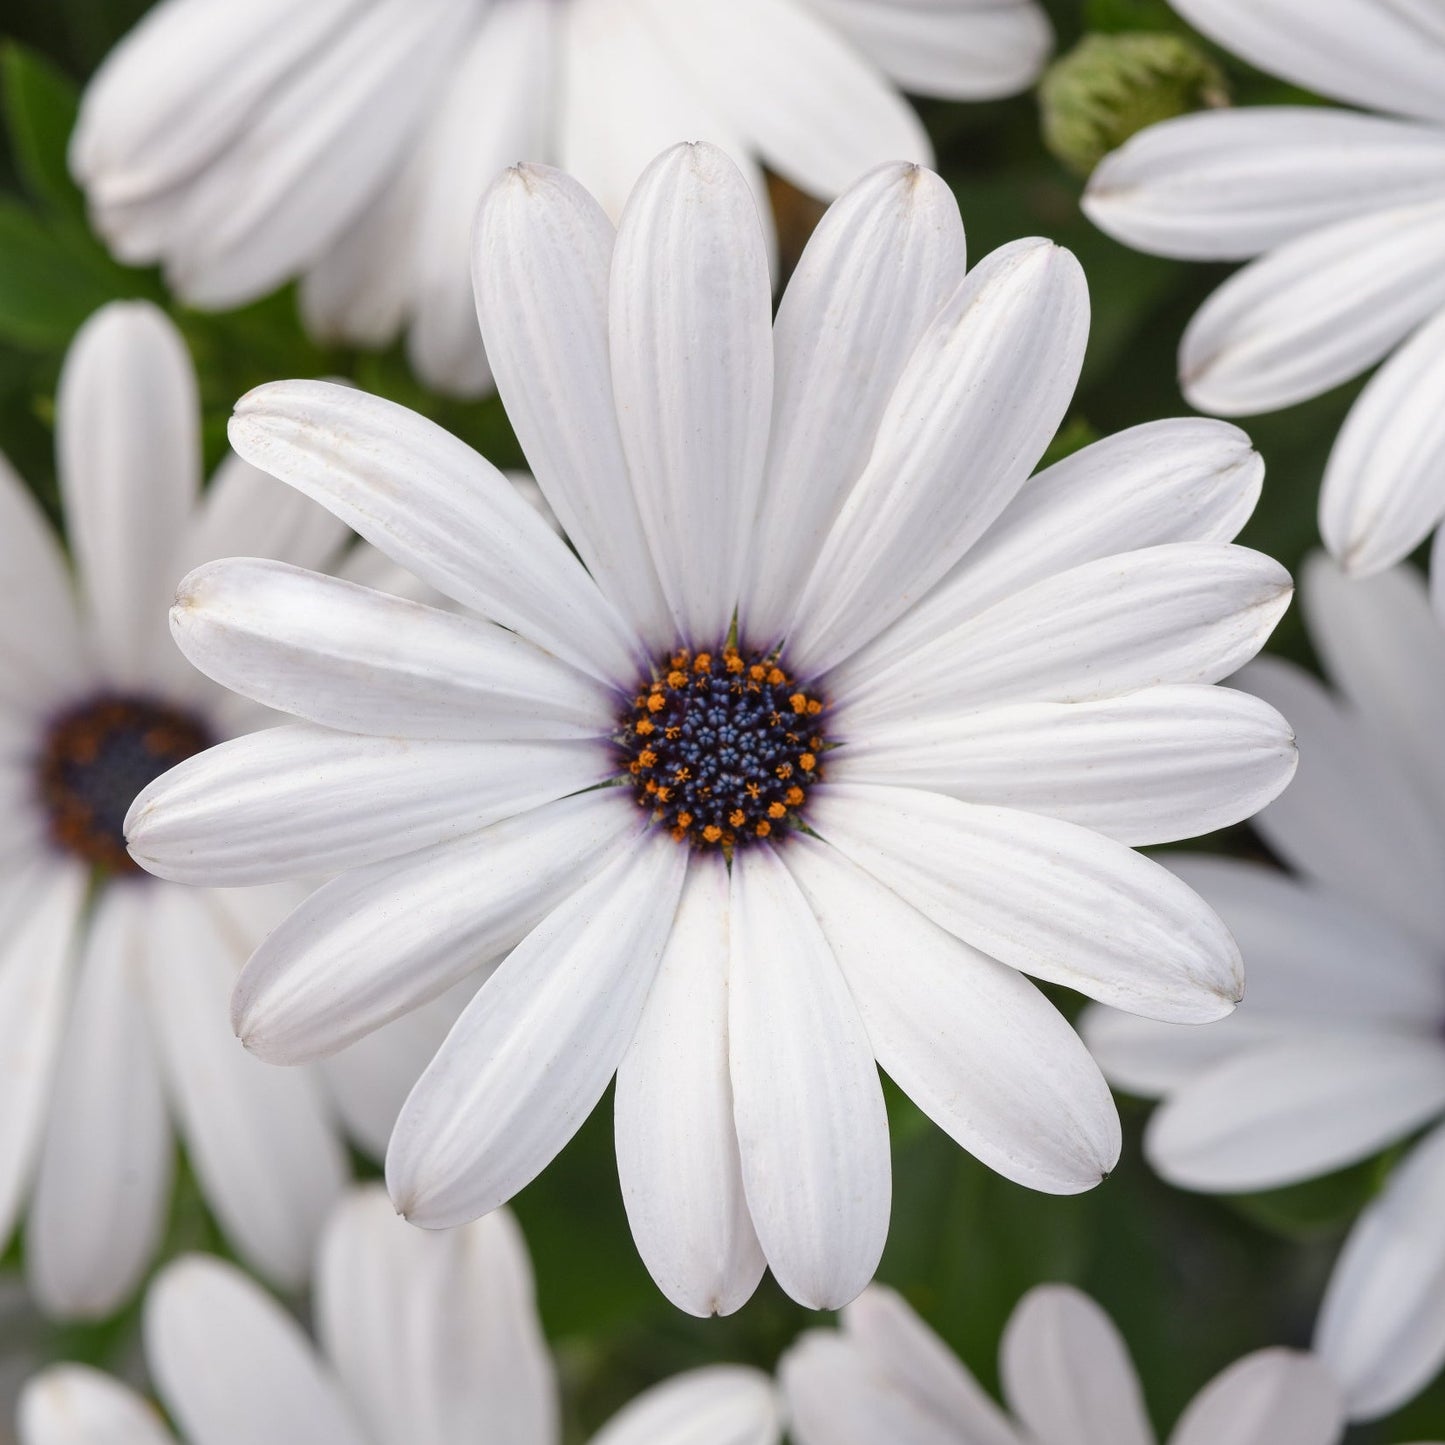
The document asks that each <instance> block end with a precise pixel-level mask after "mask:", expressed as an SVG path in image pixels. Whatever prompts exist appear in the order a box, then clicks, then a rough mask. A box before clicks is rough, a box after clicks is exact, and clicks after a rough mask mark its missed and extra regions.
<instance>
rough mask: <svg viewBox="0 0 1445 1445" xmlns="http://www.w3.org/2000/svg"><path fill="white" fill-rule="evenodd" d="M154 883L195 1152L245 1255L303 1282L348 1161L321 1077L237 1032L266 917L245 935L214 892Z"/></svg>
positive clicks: (164, 1039)
mask: <svg viewBox="0 0 1445 1445" xmlns="http://www.w3.org/2000/svg"><path fill="white" fill-rule="evenodd" d="M151 886H152V888H153V889H154V891H155V893H156V898H155V900H154V903H153V907H154V909H155V915H156V917H155V936H154V939H153V945H152V953H151V959H150V965H151V980H150V981H151V992H152V998H153V1001H154V1008H153V1011H152V1022H153V1027H154V1028H155V1030H156V1034H157V1036H158V1038H159V1041H160V1045H161V1056H162V1061H163V1063H164V1064H165V1068H166V1075H167V1082H168V1084H169V1086H170V1095H171V1105H172V1108H173V1109H174V1111H175V1114H176V1119H177V1123H178V1124H179V1126H180V1130H181V1133H182V1135H183V1137H184V1139H185V1143H186V1153H187V1155H188V1157H189V1159H190V1162H191V1166H192V1168H193V1169H194V1170H195V1173H196V1176H197V1178H198V1180H199V1181H200V1185H201V1190H202V1193H203V1194H204V1195H205V1197H206V1201H207V1203H208V1204H209V1205H210V1207H211V1210H212V1212H213V1213H214V1214H215V1215H216V1217H217V1219H219V1220H220V1222H221V1224H222V1226H223V1228H224V1229H225V1231H226V1233H227V1235H228V1236H229V1238H230V1239H231V1241H232V1243H233V1244H234V1245H235V1247H236V1249H237V1251H238V1252H239V1253H240V1254H241V1256H242V1257H243V1258H244V1259H245V1260H246V1261H247V1262H248V1264H249V1265H250V1267H251V1268H253V1269H255V1270H257V1271H258V1272H260V1273H261V1274H263V1275H265V1276H266V1277H267V1278H268V1279H271V1280H274V1281H275V1282H276V1283H278V1284H280V1285H283V1286H288V1287H291V1288H295V1287H296V1286H298V1285H299V1284H300V1283H301V1281H302V1280H304V1279H305V1278H306V1274H307V1270H308V1269H309V1267H310V1263H311V1254H312V1250H313V1248H314V1247H315V1243H316V1238H317V1235H318V1233H319V1231H320V1229H321V1224H322V1221H323V1220H324V1219H325V1218H326V1214H327V1211H328V1210H329V1209H330V1208H331V1206H332V1204H333V1203H334V1202H335V1200H336V1198H337V1196H338V1195H339V1194H340V1192H341V1190H342V1188H343V1186H344V1184H345V1181H346V1173H347V1168H346V1159H345V1155H344V1153H343V1151H342V1148H341V1144H340V1141H339V1139H338V1137H337V1131H336V1130H335V1128H334V1127H333V1125H332V1123H331V1120H330V1118H329V1117H328V1112H327V1110H326V1106H325V1100H324V1096H323V1094H322V1091H321V1089H320V1087H319V1081H318V1080H317V1079H316V1078H315V1076H314V1075H312V1074H310V1073H307V1072H305V1071H303V1070H299V1069H273V1068H271V1067H269V1066H268V1065H266V1064H263V1063H261V1061H260V1060H259V1059H253V1058H250V1057H249V1056H248V1055H247V1054H246V1052H245V1050H244V1049H242V1048H241V1046H240V1044H238V1043H237V1042H236V1041H235V1039H233V1038H232V1037H230V1030H229V1028H228V1026H227V1024H228V1019H227V998H228V995H229V993H230V990H231V985H232V983H233V981H234V980H235V977H236V971H237V968H238V967H239V964H240V962H241V959H242V958H244V957H245V954H246V952H247V950H248V949H249V948H250V947H252V946H254V944H255V942H256V940H257V939H258V938H259V937H260V935H261V933H262V932H263V931H264V928H265V921H264V920H258V923H259V926H257V927H256V928H255V929H254V930H253V931H252V936H250V937H242V936H240V935H239V934H238V932H236V931H234V930H233V929H232V927H231V926H230V925H231V919H229V918H228V917H226V916H224V915H223V914H222V912H221V909H220V907H219V905H217V904H216V903H215V902H213V901H212V899H211V898H210V897H209V896H208V895H207V894H205V893H203V892H192V891H190V890H187V889H184V888H177V887H173V886H171V885H169V884H153V885H151Z"/></svg>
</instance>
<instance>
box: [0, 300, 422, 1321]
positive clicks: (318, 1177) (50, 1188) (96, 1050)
mask: <svg viewBox="0 0 1445 1445" xmlns="http://www.w3.org/2000/svg"><path fill="white" fill-rule="evenodd" d="M199 427H200V416H199V406H198V402H197V398H196V387H195V378H194V376H193V374H192V371H191V363H190V359H189V357H188V356H187V354H186V350H185V346H184V343H183V342H182V341H181V338H180V337H179V335H178V334H177V333H176V331H175V329H174V328H173V327H172V326H171V324H170V323H169V322H168V321H167V320H166V319H165V317H164V316H163V315H162V314H161V313H160V312H159V311H157V310H155V309H154V308H153V307H151V306H148V305H143V304H116V305H113V306H109V307H107V308H105V309H104V310H102V311H100V312H98V313H97V314H96V315H95V316H94V317H92V318H91V320H90V321H89V322H87V323H86V325H85V326H84V327H83V328H82V330H81V332H80V333H79V335H78V336H77V337H76V339H75V341H74V343H73V345H72V347H71V350H70V352H69V354H68V356H67V357H66V361H65V365H64V368H63V371H62V373H61V378H60V386H59V393H58V396H57V402H56V443H57V462H58V470H59V475H60V494H61V502H62V507H63V511H64V513H65V516H66V521H67V527H66V531H67V536H68V540H69V543H70V550H71V555H72V558H73V561H74V568H75V575H74V577H72V573H71V568H70V566H69V564H68V563H67V560H66V558H65V557H64V556H63V554H62V552H61V550H60V548H59V546H58V545H57V542H56V539H55V537H54V535H53V534H52V532H51V529H50V527H49V525H48V524H47V523H46V521H45V520H44V518H43V517H42V516H41V514H40V512H39V510H38V509H37V507H36V506H35V503H34V502H33V501H32V499H31V497H30V495H29V493H28V492H27V491H26V489H25V487H24V486H23V484H22V483H21V482H20V480H19V478H17V477H16V476H15V475H14V473H13V472H11V471H10V470H9V468H8V467H3V468H0V586H3V589H4V596H5V606H4V608H3V610H0V663H3V665H0V737H3V739H4V751H3V756H0V795H3V798H4V825H3V829H0V865H3V866H0V918H3V925H4V926H3V932H0V939H3V942H0V1074H3V1077H4V1081H5V1087H4V1089H3V1090H0V1239H8V1238H9V1236H10V1235H11V1233H12V1231H13V1229H14V1226H15V1222H16V1219H17V1216H18V1215H19V1214H20V1213H21V1212H22V1211H24V1210H25V1209H26V1205H27V1198H28V1215H27V1221H28V1222H27V1226H26V1248H25V1261H26V1266H27V1269H28V1272H29V1276H30V1283H31V1287H32V1289H33V1290H34V1292H35V1294H36V1296H37V1298H38V1299H39V1301H40V1302H41V1304H42V1305H43V1306H44V1307H45V1308H46V1309H47V1310H49V1311H51V1312H52V1313H58V1314H66V1315H103V1314H107V1313H109V1312H110V1311H111V1310H112V1309H114V1308H115V1307H116V1305H117V1304H119V1303H120V1302H121V1301H122V1300H123V1299H124V1298H125V1297H126V1296H127V1295H128V1294H129V1293H130V1292H131V1290H132V1289H133V1288H134V1287H135V1285H136V1283H137V1282H138V1280H139V1278H140V1276H141V1274H142V1272H143V1271H144V1270H145V1268H146V1265H147V1263H148V1261H149V1259H150V1257H151V1255H152V1253H153V1251H154V1249H155V1247H156V1245H157V1243H158V1240H159V1236H160V1233H161V1229H162V1226H163V1223H164V1220H165V1218H166V1214H167V1211H168V1208H169V1202H170V1181H171V1175H172V1167H173V1159H174V1155H175V1144H174V1133H175V1131H176V1130H179V1132H180V1135H181V1137H182V1138H183V1139H184V1141H185V1144H186V1148H187V1152H188V1155H189V1159H190V1164H191V1168H192V1171H193V1172H194V1174H195V1175H196V1177H197V1179H198V1181H199V1183H200V1186H201V1190H202V1192H203V1193H204V1195H205V1197H206V1199H207V1201H208V1203H209V1204H210V1206H211V1208H212V1209H213V1211H214V1212H215V1214H216V1216H217V1218H218V1219H219V1221H220V1222H221V1225H222V1227H223V1228H224V1230H225V1232H226V1234H227V1236H228V1238H229V1239H230V1241H231V1243H232V1245H233V1246H234V1247H235V1248H236V1249H237V1250H238V1251H239V1253H240V1254H241V1255H242V1256H243V1257H244V1258H245V1259H246V1260H247V1261H248V1262H249V1263H250V1264H251V1265H252V1266H253V1267H254V1268H256V1269H259V1270H260V1271H262V1272H263V1273H264V1274H266V1275H268V1276H269V1277H270V1278H272V1279H274V1280H276V1281H277V1282H278V1283H283V1284H287V1283H295V1282H299V1280H300V1279H301V1278H302V1277H303V1276H304V1272H305V1270H306V1269H307V1268H308V1265H309V1261H310V1257H311V1249H312V1245H313V1242H314V1239H315V1234H316V1231H317V1230H318V1229H319V1227H320V1224H321V1221H322V1218H323V1217H324V1215H325V1212H326V1210H327V1209H328V1208H329V1206H330V1204H331V1201H332V1199H333V1198H334V1197H335V1195H336V1193H337V1191H338V1190H339V1189H340V1188H341V1187H342V1184H343V1182H344V1180H345V1178H346V1174H347V1169H346V1164H345V1153H344V1149H343V1145H342V1143H341V1138H340V1134H339V1130H338V1127H337V1122H336V1111H335V1107H334V1105H333V1103H332V1102H331V1101H330V1099H329V1098H328V1088H327V1086H326V1084H325V1081H323V1079H322V1078H321V1077H320V1076H318V1074H317V1073H316V1071H314V1070H306V1071H301V1072H297V1073H292V1074H285V1073H281V1072H279V1071H276V1070H268V1069H265V1068H262V1067H260V1066H259V1065H257V1064H256V1062H255V1061H254V1060H252V1059H247V1058H243V1057H241V1056H240V1055H239V1053H238V1052H237V1051H236V1050H235V1048H234V1045H233V1043H232V1041H231V1039H230V1036H229V1030H228V1027H227V1019H228V1008H227V1000H228V998H229V996H230V992H231V988H232V985H233V984H234V982H235V978H236V971H237V969H238V968H239V967H240V965H241V963H242V961H243V960H244V959H245V957H246V955H247V954H248V953H249V952H250V950H251V949H253V948H254V947H255V946H256V944H257V943H258V942H260V940H261V938H262V937H263V936H264V935H265V933H266V931H267V929H268V928H269V927H270V926H271V924H272V923H274V922H275V921H276V920H277V919H278V918H279V917H281V916H282V914H283V913H284V912H285V910H286V908H287V907H289V906H290V905H291V904H292V903H294V902H295V899H296V897H297V896H299V895H298V894H296V893H294V892H293V891H292V890H291V889H285V890H256V889H245V890H232V891H211V890H205V891H199V890H192V889H186V888H175V887H172V886H170V885H169V884H162V883H158V882H157V881H156V880H155V879H153V878H150V877H148V876H147V875H146V874H145V873H143V872H142V871H141V870H140V869H139V868H137V867H136V866H135V865H134V863H132V862H131V860H130V858H129V856H128V855H127V853H126V851H125V841H124V838H123V835H122V832H121V823H122V820H123V819H124V817H125V812H126V809H127V807H129V805H130V802H131V800H132V799H133V798H134V797H135V795H136V794H137V793H138V792H139V791H140V789H141V788H142V787H144V785H145V784H146V783H148V782H149V781H150V780H151V779H152V778H154V777H155V776H156V775H157V774H158V773H161V772H163V771H164V770H165V769H166V768H168V767H169V766H170V765H171V764H173V763H176V762H178V761H180V760H181V759H183V758H186V757H188V756H190V755H191V754H193V753H196V752H199V751H200V750H201V749H203V748H205V747H207V746H208V745H209V744H211V743H213V742H215V741H217V740H219V739H221V738H224V737H229V736H232V735H234V734H235V733H237V732H239V731H243V730H244V729H245V728H247V727H250V726H255V725H256V724H257V723H259V722H262V721H264V720H265V714H264V713H263V712H262V710H261V709H257V708H252V707H250V706H247V705H244V704H242V703H241V701H240V699H238V698H236V697H234V696H229V695H227V694H226V693H224V692H223V691H222V690H221V689H219V688H217V687H215V686H213V685H212V684H211V683H210V682H208V681H207V680H206V679H205V678H204V677H202V676H201V675H200V674H199V673H197V672H195V671H194V670H193V669H192V668H191V667H189V666H188V665H187V664H186V662H185V661H184V659H183V658H181V657H180V655H179V654H178V653H177V652H176V651H175V648H174V646H173V645H172V643H171V640H170V638H169V637H168V636H167V634H166V628H165V620H164V619H165V608H166V602H167V598H168V595H169V594H170V593H171V592H172V589H173V587H174V582H175V579H176V578H177V577H179V576H181V575H183V574H184V573H185V571H186V570H187V569H188V568H190V567H192V566H194V565H195V564H196V563H197V562H199V561H201V560H203V559H205V558H207V557H213V556H215V555H216V554H217V553H218V552H219V551H222V550H230V549H234V548H236V547H241V548H245V549H250V550H255V551H258V552H269V553H274V554H275V555H277V556H283V557H289V558H291V559H292V560H293V561H295V562H298V563H307V564H310V565H314V566H322V565H326V564H327V563H328V562H329V561H331V560H332V559H334V558H335V557H336V556H337V555H338V553H339V549H340V548H341V546H342V544H343V542H344V540H345V539H346V538H347V536H348V534H347V532H346V530H345V528H344V527H342V526H340V525H339V524H338V523H337V522H336V520H335V519H334V518H333V517H331V516H330V515H329V514H328V513H326V512H324V511H323V510H322V509H321V508H319V507H315V506H312V505H311V504H310V503H309V502H307V501H306V500H305V499H304V498H301V497H298V496H297V495H296V494H295V493H294V492H292V491H289V490H288V489H287V488H284V487H280V486H278V485H277V484H276V483H275V481H274V480H273V479H271V478H270V477H267V476H265V475H263V474H262V473H260V472H258V471H256V470H255V469H254V468H252V467H250V466H247V465H246V464H245V463H244V462H242V461H241V460H240V459H239V458H237V457H235V456H231V457H229V458H228V459H227V460H226V461H225V462H224V463H223V464H222V466H221V468H220V469H219V471H218V472H217V474H216V476H215V478H214V480H213V481H212V483H211V485H210V487H209V489H208V490H207V491H206V493H205V495H204V496H203V497H198V495H197V487H198V484H199V481H200V470H201V451H200V440H199ZM372 557H373V564H372V572H373V575H379V573H378V570H377V569H376V568H375V565H374V562H375V561H376V560H379V559H375V554H372ZM392 570H394V569H392ZM435 1007H436V1008H441V1007H442V1005H440V1004H439V1005H437V1006H435ZM444 1029H445V1022H442V1023H441V1024H440V1025H438V1024H437V1023H436V1022H434V1021H431V1020H428V1019H427V1018H426V1017H425V1016H418V1018H417V1019H416V1021H415V1024H414V1025H413V1024H408V1025H404V1026H403V1035H402V1036H398V1035H397V1034H396V1033H395V1031H388V1032H387V1033H386V1034H383V1035H379V1036H377V1043H376V1045H375V1046H374V1047H373V1046H370V1045H368V1046H366V1047H365V1048H364V1049H363V1051H362V1052H361V1053H360V1054H349V1055H343V1056H341V1057H340V1058H338V1059H337V1060H335V1061H334V1064H333V1065H332V1066H329V1072H330V1073H331V1075H332V1077H331V1080H330V1084H331V1085H333V1086H334V1087H335V1090H336V1103H337V1104H339V1105H340V1106H341V1108H342V1109H343V1110H344V1111H345V1113H346V1114H347V1116H348V1118H349V1120H350V1122H351V1123H352V1124H353V1126H354V1127H355V1129H356V1130H357V1131H358V1134H359V1136H360V1137H363V1138H364V1139H365V1140H367V1142H368V1143H369V1144H370V1145H371V1146H372V1147H374V1148H377V1149H378V1150H379V1149H380V1148H381V1147H382V1144H383V1143H384V1140H385V1137H386V1133H387V1131H388V1130H389V1128H390V1125H391V1121H392V1119H393V1118H394V1117H395V1111H396V1107H397V1105H398V1104H399V1102H400V1099H401V1093H400V1092H398V1086H399V1081H403V1080H404V1081H405V1083H409V1082H410V1080H409V1079H406V1077H405V1076H406V1074H407V1072H408V1070H411V1069H414V1068H415V1067H416V1065H415V1063H414V1062H409V1060H411V1059H414V1058H415V1057H416V1052H415V1051H416V1049H417V1048H421V1049H422V1050H426V1049H428V1048H429V1047H430V1046H433V1045H434V1043H435V1041H436V1039H438V1038H440V1037H441V1035H442V1032H444ZM409 1031H414V1035H415V1036H414V1037H413V1038H411V1039H408V1038H406V1037H405V1034H406V1033H407V1032H409ZM420 1057H421V1058H425V1057H426V1053H425V1052H422V1053H421V1055H420ZM403 1087H404V1085H403Z"/></svg>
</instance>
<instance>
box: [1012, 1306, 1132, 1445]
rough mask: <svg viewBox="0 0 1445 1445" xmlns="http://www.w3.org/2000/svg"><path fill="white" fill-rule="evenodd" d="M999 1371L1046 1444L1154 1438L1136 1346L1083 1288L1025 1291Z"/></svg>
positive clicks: (1020, 1412) (1015, 1404) (1101, 1444)
mask: <svg viewBox="0 0 1445 1445" xmlns="http://www.w3.org/2000/svg"><path fill="white" fill-rule="evenodd" d="M999 1374H1000V1376H1001V1378H1002V1381H1003V1389H1004V1396H1005V1398H1006V1399H1007V1400H1008V1402H1009V1406H1010V1408H1011V1409H1012V1410H1013V1412H1014V1414H1015V1415H1017V1416H1018V1418H1019V1419H1020V1420H1021V1421H1022V1422H1023V1424H1024V1425H1025V1426H1026V1427H1027V1428H1028V1430H1029V1432H1030V1436H1031V1438H1033V1439H1035V1440H1037V1441H1038V1445H1154V1432H1153V1430H1152V1429H1150V1427H1149V1417H1148V1415H1147V1413H1146V1412H1145V1409H1144V1396H1143V1393H1142V1391H1141V1390H1140V1388H1139V1377H1138V1376H1137V1375H1136V1374H1135V1373H1134V1366H1133V1364H1132V1362H1131V1361H1130V1359H1129V1352H1128V1349H1127V1347H1126V1346H1125V1344H1124V1341H1123V1339H1122V1338H1121V1336H1120V1334H1119V1331H1118V1329H1117V1328H1116V1327H1115V1325H1114V1322H1113V1321H1112V1320H1111V1319H1110V1318H1109V1316H1108V1315H1106V1314H1105V1313H1104V1311H1103V1310H1102V1309H1100V1308H1099V1306H1098V1305H1096V1304H1095V1303H1094V1301H1093V1300H1091V1299H1090V1298H1089V1297H1088V1295H1086V1294H1081V1293H1080V1292H1079V1291H1078V1290H1076V1289H1070V1288H1068V1287H1067V1286H1064V1285H1041V1286H1040V1287H1039V1288H1038V1289H1034V1290H1031V1291H1030V1292H1029V1293H1028V1294H1026V1295H1025V1296H1024V1298H1023V1300H1022V1301H1021V1302H1020V1304H1019V1306H1018V1308H1017V1309H1016V1310H1015V1311H1014V1312H1013V1317H1012V1318H1011V1319H1010V1320H1009V1322H1008V1328H1007V1329H1006V1330H1005V1331H1004V1337H1003V1344H1002V1346H1001V1348H1000V1352H999Z"/></svg>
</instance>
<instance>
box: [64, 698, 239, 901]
mask: <svg viewBox="0 0 1445 1445" xmlns="http://www.w3.org/2000/svg"><path fill="white" fill-rule="evenodd" d="M211 742H212V738H211V736H210V733H209V731H208V729H207V728H206V727H205V726H204V725H203V724H202V723H201V722H199V721H198V720H197V719H196V718H195V717H193V716H191V715H190V714H189V713H185V712H182V711H180V710H179V709H177V708H173V707H167V706H165V705H164V704H161V703H156V702H152V701H150V700H149V699H146V698H131V697H114V696H112V697H100V698H95V699H92V700H91V701H89V702H86V703H83V704H81V705H80V706H79V707H75V708H71V709H70V710H69V711H67V712H64V713H61V714H60V716H59V717H57V718H55V719H54V721H52V722H51V724H50V727H49V728H48V730H47V731H46V734H45V741H44V744H43V745H42V748H41V752H40V757H39V760H38V766H37V775H38V782H39V789H40V799H41V802H42V804H43V806H44V808H45V811H46V814H47V815H48V817H49V820H50V837H51V840H52V841H53V842H54V843H55V844H56V845H57V846H59V847H61V848H63V849H65V850H66V852H68V853H73V854H75V855H76V856H77V857H79V858H81V859H83V860H84V861H85V862H87V863H90V864H94V865H96V866H98V867H101V868H105V869H108V870H109V871H110V872H112V873H133V872H139V871H140V870H139V869H138V868H137V866H136V864H135V863H134V861H133V860H132V859H131V856H130V854H129V853H127V852H126V850H125V827H124V825H125V815H126V813H127V812H128V811H129V810H130V805H131V804H132V803H133V802H134V801H135V797H136V794H137V793H139V792H140V791H141V789H142V788H144V787H145V786H146V784H147V783H150V782H152V781H154V780H155V779H156V778H158V777H160V775H161V774H162V773H163V772H165V771H166V770H167V769H168V768H172V767H174V766H175V765H176V764H177V763H180V762H184V761H185V760H186V759H187V758H189V757H191V756H192V755H193V754H195V753H198V752H200V751H202V749H204V748H207V747H209V746H210V744H211Z"/></svg>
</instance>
